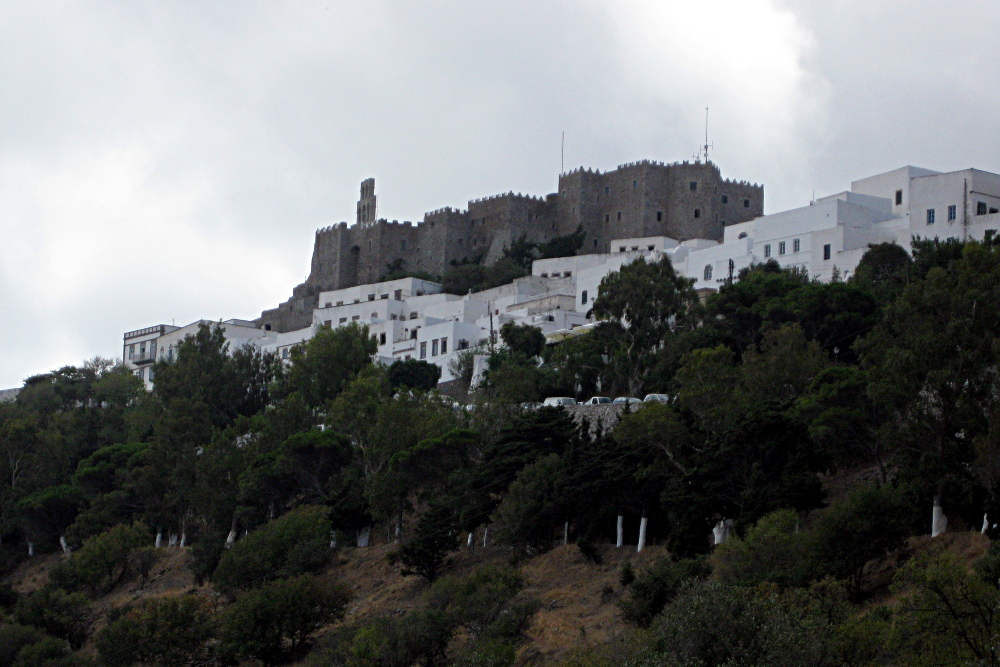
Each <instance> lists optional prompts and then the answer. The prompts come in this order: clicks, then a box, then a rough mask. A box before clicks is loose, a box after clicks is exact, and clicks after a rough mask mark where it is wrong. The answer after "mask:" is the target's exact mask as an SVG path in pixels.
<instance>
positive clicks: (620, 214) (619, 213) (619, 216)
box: [618, 210, 986, 220]
mask: <svg viewBox="0 0 1000 667" xmlns="http://www.w3.org/2000/svg"><path fill="white" fill-rule="evenodd" d="M985 212H986V211H985V210H984V211H983V213H985ZM618 219H619V220H621V219H622V212H621V211H618Z"/></svg>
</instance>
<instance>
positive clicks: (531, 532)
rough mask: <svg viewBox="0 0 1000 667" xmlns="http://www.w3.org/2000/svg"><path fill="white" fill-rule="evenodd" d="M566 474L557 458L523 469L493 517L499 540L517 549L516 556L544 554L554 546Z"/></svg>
mask: <svg viewBox="0 0 1000 667" xmlns="http://www.w3.org/2000/svg"><path fill="white" fill-rule="evenodd" d="M563 477H564V470H563V466H562V461H561V460H560V458H559V456H558V455H556V454H549V455H548V456H546V457H544V458H540V459H538V460H537V461H535V462H534V463H531V464H529V465H527V466H525V467H524V469H523V470H521V472H520V473H519V474H518V476H517V479H515V480H514V481H513V482H512V483H511V485H510V488H508V489H507V494H506V495H505V496H504V498H503V500H502V501H501V502H500V504H499V505H498V506H497V508H496V510H494V512H493V515H492V516H491V517H490V518H491V520H492V521H493V523H494V524H495V525H496V531H497V532H496V534H497V538H498V539H500V540H503V541H505V542H507V543H509V544H512V545H513V546H514V547H515V553H518V552H520V553H524V552H525V551H528V550H536V551H537V550H542V549H544V548H546V547H548V546H549V545H550V544H551V542H552V537H553V531H554V529H555V527H556V526H558V525H560V524H562V523H563V520H565V518H566V514H567V510H568V508H567V507H566V505H565V502H564V493H563V492H564V485H563V483H564V480H563Z"/></svg>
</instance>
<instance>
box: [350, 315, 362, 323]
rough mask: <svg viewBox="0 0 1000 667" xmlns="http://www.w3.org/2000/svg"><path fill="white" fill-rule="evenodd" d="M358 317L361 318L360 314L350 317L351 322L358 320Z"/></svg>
mask: <svg viewBox="0 0 1000 667" xmlns="http://www.w3.org/2000/svg"><path fill="white" fill-rule="evenodd" d="M360 319H361V316H360V315H355V316H354V317H352V318H351V321H352V322H357V321H358V320H360Z"/></svg>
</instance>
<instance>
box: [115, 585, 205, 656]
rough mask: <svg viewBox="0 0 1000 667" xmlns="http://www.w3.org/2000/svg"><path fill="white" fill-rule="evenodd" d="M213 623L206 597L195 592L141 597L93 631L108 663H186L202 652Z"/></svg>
mask: <svg viewBox="0 0 1000 667" xmlns="http://www.w3.org/2000/svg"><path fill="white" fill-rule="evenodd" d="M214 629H215V623H214V619H213V614H212V608H211V604H210V603H209V601H208V600H207V599H205V598H203V597H201V596H198V595H182V596H178V597H167V598H159V599H152V600H145V601H143V602H141V603H140V604H138V605H136V606H134V607H132V608H131V609H129V610H128V611H126V612H125V613H124V614H122V615H121V616H120V617H119V618H118V619H116V620H114V621H112V622H111V623H109V624H108V625H107V626H106V627H104V628H103V629H102V630H101V631H100V632H98V633H97V637H96V644H97V650H98V652H99V653H100V656H101V661H102V662H103V663H104V664H105V665H107V666H108V667H119V666H120V667H125V666H126V665H134V664H143V665H186V664H190V663H191V662H192V661H194V660H195V659H196V658H198V657H199V656H202V655H204V654H205V653H206V651H207V649H206V642H207V641H208V640H209V639H210V638H211V637H212V636H213V634H214Z"/></svg>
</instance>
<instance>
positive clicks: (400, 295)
mask: <svg viewBox="0 0 1000 667" xmlns="http://www.w3.org/2000/svg"><path fill="white" fill-rule="evenodd" d="M392 298H393V299H395V300H396V301H402V300H403V290H401V289H398V290H395V291H394V292H393V293H392Z"/></svg>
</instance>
